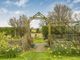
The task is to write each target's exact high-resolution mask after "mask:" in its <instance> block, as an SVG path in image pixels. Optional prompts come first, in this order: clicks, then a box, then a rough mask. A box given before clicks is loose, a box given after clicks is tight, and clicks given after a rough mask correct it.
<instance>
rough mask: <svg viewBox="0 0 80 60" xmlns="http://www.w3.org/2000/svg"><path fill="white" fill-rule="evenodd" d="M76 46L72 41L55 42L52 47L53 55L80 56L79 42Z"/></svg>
mask: <svg viewBox="0 0 80 60" xmlns="http://www.w3.org/2000/svg"><path fill="white" fill-rule="evenodd" d="M75 43H76V44H74V43H73V42H72V41H59V40H57V41H54V42H53V45H52V46H51V50H52V53H53V54H55V55H68V56H74V55H80V46H79V45H78V43H77V42H75Z"/></svg>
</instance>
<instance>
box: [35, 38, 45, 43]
mask: <svg viewBox="0 0 80 60" xmlns="http://www.w3.org/2000/svg"><path fill="white" fill-rule="evenodd" d="M44 42H45V40H43V39H42V38H36V39H34V43H44Z"/></svg>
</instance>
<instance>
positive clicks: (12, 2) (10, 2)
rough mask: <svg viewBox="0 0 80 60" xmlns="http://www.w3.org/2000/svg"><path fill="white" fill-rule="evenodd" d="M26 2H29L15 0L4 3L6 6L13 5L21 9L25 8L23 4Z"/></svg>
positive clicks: (27, 0) (26, 1)
mask: <svg viewBox="0 0 80 60" xmlns="http://www.w3.org/2000/svg"><path fill="white" fill-rule="evenodd" d="M28 2H29V0H15V1H13V0H7V1H6V2H5V3H6V4H14V5H17V6H19V7H21V6H25V4H26V3H28Z"/></svg>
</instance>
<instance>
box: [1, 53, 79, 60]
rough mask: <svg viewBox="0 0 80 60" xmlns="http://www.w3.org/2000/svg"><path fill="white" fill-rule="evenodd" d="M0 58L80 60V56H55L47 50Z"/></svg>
mask: <svg viewBox="0 0 80 60" xmlns="http://www.w3.org/2000/svg"><path fill="white" fill-rule="evenodd" d="M0 60H80V56H55V55H54V56H53V55H52V54H50V53H47V52H44V53H43V52H26V53H24V54H22V55H20V56H19V57H17V58H9V59H8V58H2V59H1V58H0Z"/></svg>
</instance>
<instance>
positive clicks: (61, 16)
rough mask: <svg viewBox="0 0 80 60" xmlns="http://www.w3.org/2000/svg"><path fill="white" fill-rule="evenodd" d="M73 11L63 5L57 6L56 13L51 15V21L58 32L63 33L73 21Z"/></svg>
mask: <svg viewBox="0 0 80 60" xmlns="http://www.w3.org/2000/svg"><path fill="white" fill-rule="evenodd" d="M71 16H72V10H71V9H70V8H69V7H68V6H67V5H63V4H56V6H55V7H54V11H52V12H50V13H49V19H50V20H51V22H52V25H53V27H54V28H55V30H58V31H59V32H60V33H63V32H65V31H63V30H65V29H63V28H66V27H67V26H68V25H69V22H70V21H71Z"/></svg>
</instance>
